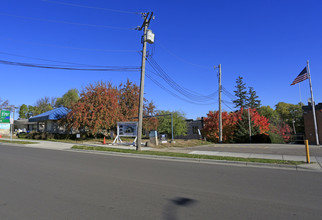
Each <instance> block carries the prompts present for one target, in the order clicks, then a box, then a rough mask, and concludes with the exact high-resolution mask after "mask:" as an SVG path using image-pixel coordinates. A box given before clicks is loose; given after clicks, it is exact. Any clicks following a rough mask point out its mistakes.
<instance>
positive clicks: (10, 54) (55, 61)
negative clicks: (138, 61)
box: [0, 51, 111, 68]
mask: <svg viewBox="0 0 322 220" xmlns="http://www.w3.org/2000/svg"><path fill="white" fill-rule="evenodd" d="M0 54H5V55H9V56H15V57H22V58H28V59H34V60H42V61H48V62H54V63H65V64H72V65H74V66H83V67H102V68H109V67H111V66H103V65H91V64H84V63H74V62H66V61H58V60H50V59H43V58H38V57H31V56H24V55H18V54H12V53H6V52H1V51H0Z"/></svg>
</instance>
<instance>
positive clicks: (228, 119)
mask: <svg viewBox="0 0 322 220" xmlns="http://www.w3.org/2000/svg"><path fill="white" fill-rule="evenodd" d="M236 123H237V118H236V114H235V113H234V112H231V113H228V112H223V113H222V125H223V135H222V138H223V142H224V143H229V142H232V139H233V134H234V129H235V125H236ZM202 134H203V136H204V137H206V138H207V140H210V141H213V142H218V140H219V112H218V111H216V112H213V111H209V113H208V114H207V117H206V118H204V127H203V129H202Z"/></svg>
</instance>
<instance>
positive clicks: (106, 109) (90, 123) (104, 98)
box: [66, 82, 122, 135]
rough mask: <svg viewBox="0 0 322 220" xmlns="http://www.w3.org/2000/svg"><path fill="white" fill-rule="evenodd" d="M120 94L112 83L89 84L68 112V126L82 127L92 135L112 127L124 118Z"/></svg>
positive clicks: (70, 127) (72, 127) (71, 127)
mask: <svg viewBox="0 0 322 220" xmlns="http://www.w3.org/2000/svg"><path fill="white" fill-rule="evenodd" d="M118 96H119V92H118V89H117V88H116V87H113V86H112V84H111V83H105V82H98V83H96V84H89V85H88V86H86V87H85V88H84V89H83V91H82V92H81V94H80V99H79V100H78V102H76V103H75V104H73V105H72V106H71V111H70V112H69V113H68V114H67V117H66V124H67V128H69V129H75V130H79V129H81V130H83V131H84V132H86V133H88V134H92V135H95V134H96V133H98V132H99V131H101V130H108V129H111V128H112V127H114V126H115V124H116V122H117V121H118V120H120V119H122V115H121V111H120V105H119V103H118V101H119V100H118Z"/></svg>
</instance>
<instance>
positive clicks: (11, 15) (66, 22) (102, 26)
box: [0, 12, 136, 30]
mask: <svg viewBox="0 0 322 220" xmlns="http://www.w3.org/2000/svg"><path fill="white" fill-rule="evenodd" d="M0 15H4V16H10V17H16V18H22V19H28V20H34V21H45V22H51V23H61V24H70V25H79V26H87V27H96V28H110V29H118V30H135V29H136V28H125V27H115V26H108V25H97V24H84V23H78V22H70V21H59V20H53V19H43V18H33V17H27V16H21V15H13V14H7V13H2V12H0Z"/></svg>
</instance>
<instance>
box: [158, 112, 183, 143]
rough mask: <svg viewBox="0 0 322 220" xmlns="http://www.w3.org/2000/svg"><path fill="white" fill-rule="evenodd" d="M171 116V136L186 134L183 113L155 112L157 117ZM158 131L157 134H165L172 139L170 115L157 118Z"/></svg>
mask: <svg viewBox="0 0 322 220" xmlns="http://www.w3.org/2000/svg"><path fill="white" fill-rule="evenodd" d="M171 113H172V114H173V135H174V136H179V135H185V134H186V133H187V123H186V119H185V116H184V113H182V112H179V111H173V112H170V111H157V115H167V114H171ZM158 122H159V125H158V131H159V133H164V134H167V135H168V137H170V138H172V132H171V115H168V116H160V117H158Z"/></svg>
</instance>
